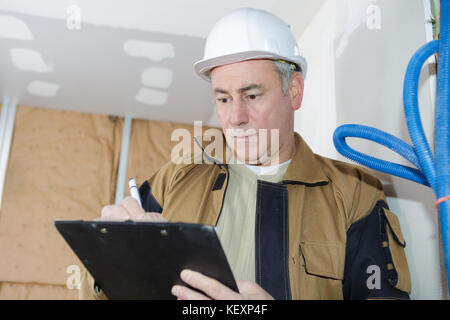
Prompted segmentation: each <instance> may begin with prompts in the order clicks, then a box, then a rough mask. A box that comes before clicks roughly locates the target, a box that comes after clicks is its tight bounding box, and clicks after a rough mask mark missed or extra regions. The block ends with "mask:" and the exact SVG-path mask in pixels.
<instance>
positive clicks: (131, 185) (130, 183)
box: [128, 178, 142, 207]
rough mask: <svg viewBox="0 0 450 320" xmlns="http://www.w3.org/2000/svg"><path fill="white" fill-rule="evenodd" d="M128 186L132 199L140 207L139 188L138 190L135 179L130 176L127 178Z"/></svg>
mask: <svg viewBox="0 0 450 320" xmlns="http://www.w3.org/2000/svg"><path fill="white" fill-rule="evenodd" d="M128 188H129V189H130V194H131V196H132V197H133V198H134V199H136V201H137V202H138V203H139V205H140V206H141V207H142V202H141V196H140V195H139V190H138V187H137V185H136V180H134V179H133V178H130V179H129V180H128Z"/></svg>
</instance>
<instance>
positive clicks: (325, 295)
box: [80, 9, 411, 299]
mask: <svg viewBox="0 0 450 320" xmlns="http://www.w3.org/2000/svg"><path fill="white" fill-rule="evenodd" d="M195 70H196V72H197V73H198V74H199V75H200V76H201V77H202V78H204V79H207V80H208V81H211V86H212V90H213V93H214V96H215V99H216V108H217V113H218V116H219V118H220V121H221V125H222V130H223V134H224V138H225V141H226V148H228V149H227V150H231V152H230V153H229V154H230V155H231V158H230V157H226V152H224V153H223V154H220V152H218V150H216V152H215V153H216V154H215V155H214V156H213V155H212V154H207V152H206V151H205V150H203V152H204V153H205V154H204V156H205V157H206V158H207V159H209V160H210V162H212V163H205V162H203V163H198V161H190V162H189V163H180V164H175V163H173V162H170V163H168V164H166V165H165V166H163V167H162V168H161V169H160V170H159V171H158V172H157V173H156V174H154V175H153V176H152V177H151V178H150V179H149V180H148V181H146V182H145V183H144V184H143V185H142V186H141V187H140V193H141V197H142V200H143V207H144V209H142V208H141V207H139V205H138V204H137V202H136V201H135V200H134V199H132V198H126V199H124V200H123V201H121V202H120V203H119V204H118V205H113V206H107V207H105V208H104V209H103V211H102V218H104V219H123V220H126V219H136V220H139V219H149V220H161V219H167V220H169V221H172V222H180V221H182V222H191V223H205V224H210V225H214V226H216V227H217V232H218V235H219V238H220V240H221V243H222V246H223V248H224V250H225V253H226V255H227V258H228V260H229V262H230V266H231V268H232V271H233V274H234V276H235V277H236V279H237V280H238V287H239V293H236V292H233V291H232V290H230V289H229V288H227V287H225V286H224V285H222V284H221V283H219V282H218V281H216V280H215V279H211V278H208V277H206V276H204V275H202V274H200V273H198V272H195V271H192V270H183V271H182V272H181V275H180V276H181V278H182V279H183V281H184V282H186V283H187V284H189V285H190V286H192V287H193V288H196V289H198V290H197V291H195V290H191V289H189V288H188V287H185V286H179V285H176V286H174V287H173V288H172V293H173V294H174V295H175V296H176V297H177V298H178V299H273V298H275V299H342V298H344V299H368V298H403V299H408V298H409V293H410V290H411V289H410V287H411V284H410V278H409V270H408V265H407V262H406V257H405V254H404V250H403V248H404V246H405V242H404V240H403V237H402V234H401V231H400V224H399V221H398V219H397V218H396V217H395V215H394V214H393V213H391V212H390V211H389V210H388V207H387V204H386V200H385V197H384V193H383V190H382V185H381V183H380V182H379V181H378V180H377V179H376V178H375V177H374V176H372V175H370V174H369V173H368V172H366V171H365V170H364V169H362V168H359V167H357V166H354V165H350V164H346V163H343V162H339V161H335V160H331V159H327V158H324V157H321V156H318V155H316V154H314V153H313V152H312V151H311V150H310V149H309V147H308V146H307V145H306V143H305V142H304V141H303V140H302V138H301V137H300V135H298V134H297V133H295V132H294V112H295V111H296V110H297V109H299V108H300V106H301V102H302V97H303V86H304V77H305V76H306V62H305V60H304V59H303V58H302V57H301V55H300V53H299V50H298V47H297V44H296V42H295V39H294V38H293V36H292V34H291V32H290V29H289V26H287V25H286V24H285V23H284V22H283V21H282V20H280V19H279V18H278V17H276V16H273V15H272V14H270V13H268V12H266V11H262V10H255V9H238V10H235V11H233V12H231V13H230V14H228V15H226V16H225V17H223V18H222V19H221V20H220V21H219V22H218V23H217V24H216V25H215V26H214V28H213V30H212V31H211V33H210V34H209V36H208V40H207V43H206V47H205V57H204V59H203V60H202V61H199V62H198V63H196V64H195ZM263 132H264V133H266V135H263V134H262V133H263ZM272 133H276V134H274V135H272ZM266 137H267V139H266ZM197 142H198V141H197ZM269 150H270V151H269ZM191 160H194V158H191ZM239 161H240V162H241V163H242V162H243V163H244V164H235V163H236V162H239ZM160 213H162V215H161V214H160ZM82 282H83V283H82V288H81V292H80V297H81V298H89V297H94V298H101V297H105V294H104V293H103V292H102V291H101V288H99V287H98V286H96V284H95V280H94V279H93V278H92V277H91V276H90V275H89V274H88V273H87V272H85V274H84V277H83V281H82Z"/></svg>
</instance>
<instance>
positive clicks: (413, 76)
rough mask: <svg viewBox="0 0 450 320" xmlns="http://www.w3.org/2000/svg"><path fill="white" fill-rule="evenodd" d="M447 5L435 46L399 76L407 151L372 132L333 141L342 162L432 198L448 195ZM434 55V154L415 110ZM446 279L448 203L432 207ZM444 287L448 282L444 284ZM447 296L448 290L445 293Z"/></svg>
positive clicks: (357, 131)
mask: <svg viewBox="0 0 450 320" xmlns="http://www.w3.org/2000/svg"><path fill="white" fill-rule="evenodd" d="M449 15H450V0H441V30H440V38H439V41H438V40H435V41H431V42H429V43H427V44H425V45H424V46H422V47H421V48H420V49H419V50H418V51H417V52H416V53H415V54H414V55H413V57H412V58H411V60H410V62H409V64H408V68H407V71H406V74H405V80H404V86H403V104H404V111H405V117H406V123H407V125H408V131H409V135H410V137H411V141H412V142H413V147H412V146H410V145H408V144H407V143H406V142H404V141H402V140H400V139H398V138H396V137H394V136H392V135H390V134H388V133H385V132H383V131H380V130H377V129H375V128H371V127H366V126H358V125H343V126H340V127H338V128H337V129H336V131H335V132H334V136H333V141H334V144H335V147H336V149H337V150H338V151H339V152H340V153H341V154H342V155H343V156H345V157H347V158H349V159H351V160H354V161H356V162H358V163H360V164H362V165H365V166H367V167H370V168H372V169H375V170H378V171H382V172H385V173H388V174H392V175H395V176H398V177H401V178H405V179H408V180H411V181H414V182H417V183H420V184H423V185H426V186H429V187H431V188H432V189H433V191H434V193H435V195H436V198H437V199H443V198H444V197H447V196H449V195H450V132H449V128H450V91H449V89H450V72H449V71H450V16H449ZM436 52H438V53H439V60H438V74H437V75H438V77H437V94H436V127H435V155H434V156H433V154H432V152H431V149H430V147H429V145H428V142H427V140H426V137H425V134H424V131H423V128H422V122H421V120H420V114H419V110H418V99H417V94H418V83H419V76H420V71H421V69H422V66H423V64H424V63H425V61H426V60H427V59H428V57H429V56H431V55H432V54H434V53H436ZM347 137H358V138H363V139H367V140H371V141H374V142H376V143H379V144H381V145H384V146H386V147H388V148H389V149H391V150H393V151H395V152H397V153H398V154H400V155H401V156H403V157H404V158H405V159H407V160H408V161H409V162H410V163H412V164H413V165H414V166H415V167H416V168H417V169H415V168H411V167H407V166H402V165H400V164H396V163H392V162H388V161H384V160H380V159H376V158H374V157H370V156H367V155H365V154H362V153H360V152H358V151H355V150H353V149H352V148H350V147H349V146H348V145H347V143H346V142H345V139H346V138H347ZM438 211H439V221H440V226H441V236H442V247H443V251H444V260H445V267H446V270H447V279H448V276H449V275H450V200H447V201H442V202H441V203H440V204H439V205H438ZM447 283H448V281H447ZM449 292H450V290H449Z"/></svg>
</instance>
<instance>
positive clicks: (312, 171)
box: [283, 132, 329, 185]
mask: <svg viewBox="0 0 450 320" xmlns="http://www.w3.org/2000/svg"><path fill="white" fill-rule="evenodd" d="M294 139H295V154H294V156H293V157H292V161H291V163H290V164H289V167H288V168H287V171H286V174H285V175H284V177H283V181H284V182H285V183H297V184H308V185H323V184H327V183H328V181H329V179H328V177H327V176H326V175H325V173H324V172H323V170H322V168H321V165H320V163H319V162H318V161H317V158H316V155H315V154H314V153H313V152H312V150H311V149H310V148H309V146H308V145H307V144H306V142H305V141H304V140H303V139H302V137H301V136H300V135H299V134H298V133H297V132H294Z"/></svg>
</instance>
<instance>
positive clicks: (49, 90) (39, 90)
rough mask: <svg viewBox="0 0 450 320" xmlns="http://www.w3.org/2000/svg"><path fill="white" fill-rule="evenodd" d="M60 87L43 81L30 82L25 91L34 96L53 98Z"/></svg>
mask: <svg viewBox="0 0 450 320" xmlns="http://www.w3.org/2000/svg"><path fill="white" fill-rule="evenodd" d="M59 87H60V85H59V84H57V83H51V82H45V81H32V82H30V83H29V84H28V87H27V91H28V92H29V93H30V94H32V95H35V96H41V97H54V96H56V93H57V92H58V89H59Z"/></svg>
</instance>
